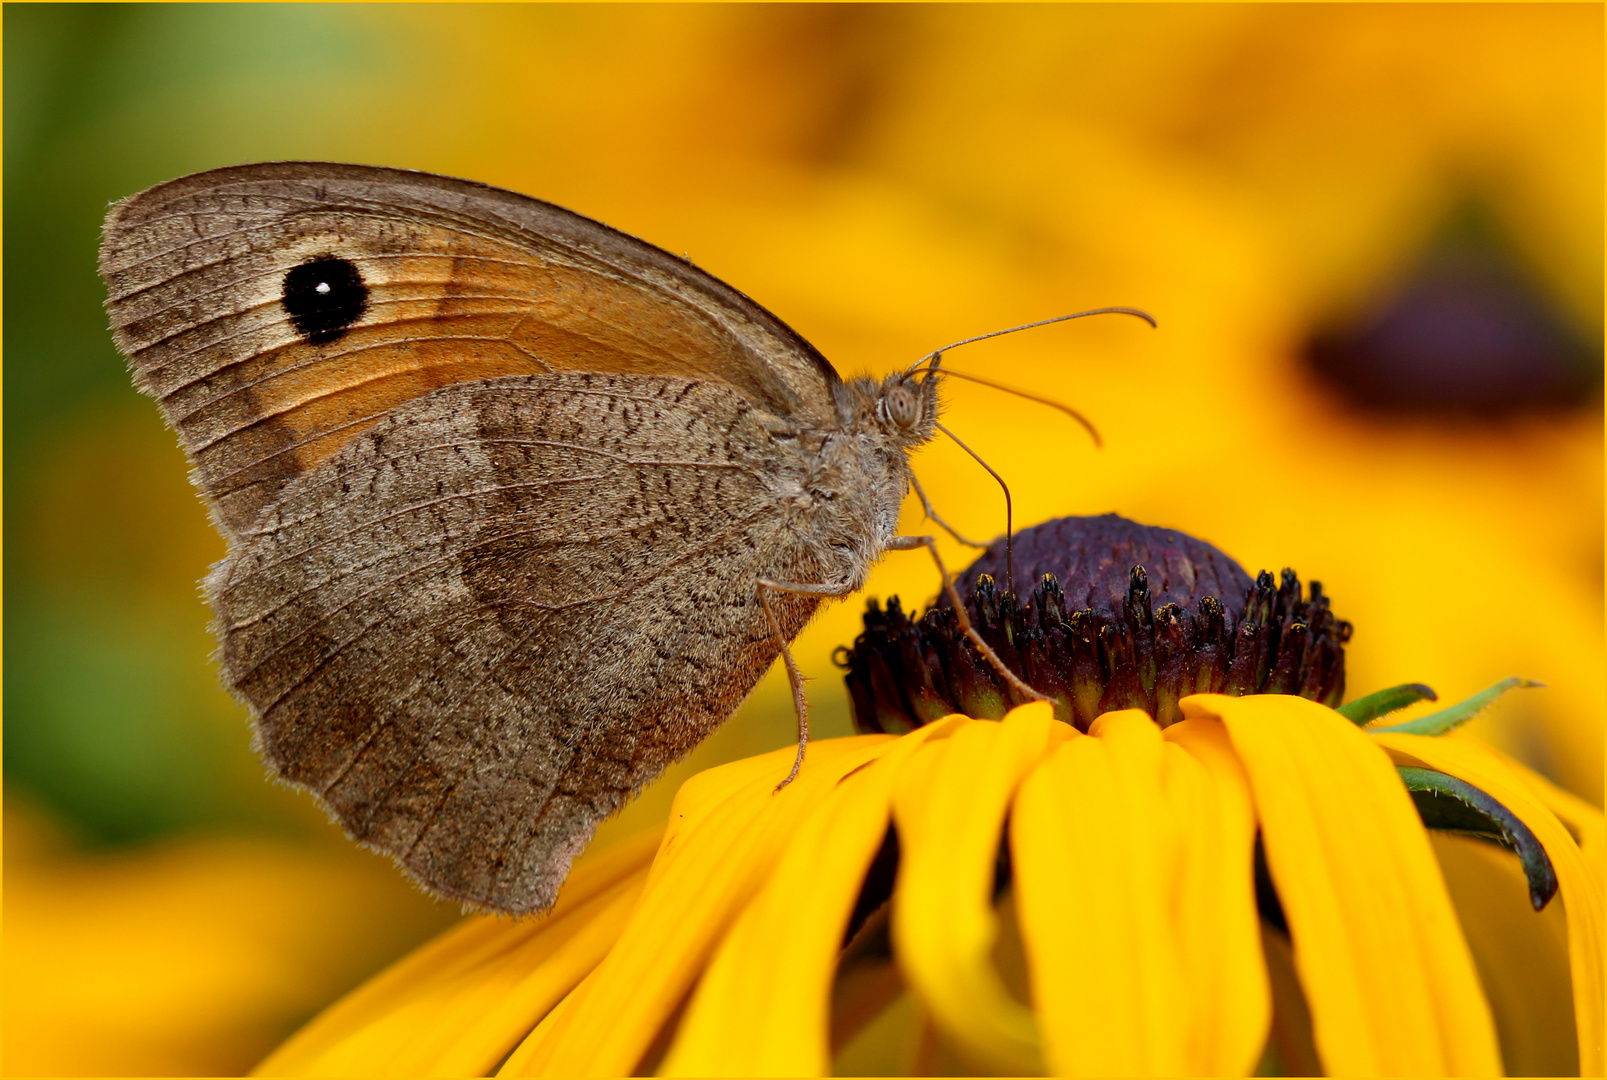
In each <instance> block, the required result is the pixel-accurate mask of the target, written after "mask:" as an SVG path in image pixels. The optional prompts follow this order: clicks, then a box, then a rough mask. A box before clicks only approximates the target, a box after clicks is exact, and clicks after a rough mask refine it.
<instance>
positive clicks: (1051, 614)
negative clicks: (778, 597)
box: [838, 514, 1351, 732]
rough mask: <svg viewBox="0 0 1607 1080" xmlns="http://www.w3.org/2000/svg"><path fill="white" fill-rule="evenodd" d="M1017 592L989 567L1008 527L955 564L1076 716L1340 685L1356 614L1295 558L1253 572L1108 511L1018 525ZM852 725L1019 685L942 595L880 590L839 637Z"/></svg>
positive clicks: (1031, 669)
mask: <svg viewBox="0 0 1607 1080" xmlns="http://www.w3.org/2000/svg"><path fill="white" fill-rule="evenodd" d="M1014 564H1015V568H1014V570H1015V580H1016V581H1017V582H1018V583H1020V587H1022V588H1028V587H1030V588H1031V590H1032V592H1031V596H1030V598H1029V599H1028V600H1027V602H1026V603H1024V604H1023V603H1021V602H1019V601H1018V600H1017V598H1016V596H1015V595H1014V594H1013V593H1011V592H1010V591H1008V590H1007V589H1004V588H1001V586H1000V584H999V582H1000V580H1001V579H1003V578H1004V577H1005V574H1006V567H1005V552H1004V544H1003V542H1002V541H1001V542H999V543H996V544H994V545H993V547H991V548H989V549H988V551H987V553H986V554H984V555H983V556H982V557H981V558H980V559H978V560H977V561H976V562H975V563H974V564H973V565H972V566H971V567H970V568H968V569H967V570H966V571H965V572H964V573H963V574H961V575H960V578H959V580H958V581H957V582H956V587H957V589H958V590H959V592H960V595H961V596H962V597H963V598H964V599H965V602H966V610H967V612H968V614H969V616H970V619H971V622H972V625H973V626H974V627H975V628H976V630H977V632H978V633H979V634H980V635H981V636H982V638H983V640H985V641H986V642H987V643H988V645H989V646H990V647H991V648H992V649H993V651H994V652H995V653H997V654H998V656H999V657H1000V659H1001V660H1003V662H1004V663H1005V664H1006V665H1007V666H1008V667H1009V668H1010V670H1011V671H1013V672H1014V673H1015V674H1016V675H1018V676H1020V677H1021V678H1022V679H1023V680H1024V681H1025V682H1026V683H1027V684H1028V685H1030V686H1031V687H1032V688H1033V689H1034V690H1036V691H1038V692H1039V693H1041V694H1044V695H1045V696H1047V697H1048V698H1049V699H1050V700H1051V701H1053V702H1054V705H1055V713H1056V715H1057V716H1058V717H1059V718H1060V719H1062V720H1064V721H1066V722H1067V723H1071V724H1075V725H1076V726H1077V727H1078V728H1080V729H1082V730H1084V731H1086V730H1087V729H1088V725H1089V724H1091V723H1092V722H1093V719H1094V717H1096V716H1098V715H1099V714H1100V713H1103V712H1109V711H1111V710H1113V709H1126V708H1137V709H1144V710H1146V711H1147V712H1149V714H1150V715H1151V716H1153V717H1155V719H1156V720H1157V721H1158V722H1159V723H1160V724H1161V725H1162V726H1165V725H1168V724H1173V723H1176V722H1177V721H1178V720H1181V719H1182V718H1183V717H1182V712H1181V711H1180V709H1179V708H1178V701H1179V700H1180V699H1181V698H1184V697H1187V696H1188V695H1189V694H1197V693H1226V694H1235V695H1238V694H1256V693H1261V694H1272V693H1276V694H1299V695H1300V696H1302V697H1308V698H1311V699H1313V700H1315V701H1321V702H1323V703H1324V704H1328V705H1337V704H1339V702H1340V701H1341V700H1342V698H1343V696H1344V689H1345V653H1344V644H1345V642H1346V641H1348V640H1349V638H1350V633H1351V627H1350V624H1349V623H1347V622H1343V621H1341V620H1339V619H1336V618H1335V617H1334V615H1333V613H1332V612H1331V611H1330V610H1329V608H1328V599H1327V597H1325V596H1324V595H1323V593H1322V586H1321V585H1320V584H1319V583H1317V582H1315V581H1314V582H1312V583H1311V588H1310V592H1309V595H1305V594H1303V593H1302V589H1301V586H1300V579H1299V578H1298V577H1297V576H1296V575H1295V572H1294V571H1293V570H1288V569H1286V570H1284V571H1283V574H1282V578H1281V581H1274V579H1273V577H1272V575H1271V574H1270V573H1268V572H1267V571H1262V572H1261V574H1260V575H1258V576H1257V577H1256V579H1254V580H1251V578H1250V576H1249V575H1248V574H1246V573H1245V572H1244V571H1243V570H1242V569H1241V568H1240V567H1239V565H1238V564H1237V563H1235V562H1234V561H1233V560H1232V559H1230V558H1228V557H1227V556H1226V555H1224V554H1223V553H1222V552H1220V551H1218V550H1217V549H1216V548H1214V547H1212V546H1211V545H1209V544H1206V543H1204V542H1203V541H1200V540H1196V539H1194V538H1193V537H1191V536H1188V535H1186V534H1184V533H1180V532H1177V531H1176V530H1173V529H1160V528H1155V527H1152V526H1148V525H1139V524H1137V523H1136V522H1132V521H1128V520H1126V519H1125V518H1122V517H1118V516H1117V515H1115V514H1105V515H1102V516H1100V517H1088V518H1060V519H1058V520H1056V521H1051V522H1048V523H1046V524H1043V525H1039V526H1037V527H1036V528H1032V529H1028V530H1026V531H1024V532H1022V533H1021V534H1020V535H1019V536H1017V537H1016V538H1015V543H1014ZM838 663H839V664H840V665H841V666H842V667H844V668H845V669H847V676H846V682H847V684H848V690H849V694H850V697H851V698H852V700H853V705H854V720H855V723H856V725H857V726H858V727H859V729H860V730H862V731H893V732H896V731H905V730H909V729H911V728H914V727H919V726H920V725H921V724H925V723H929V722H931V721H932V720H935V719H938V718H939V717H942V716H946V715H948V714H950V713H955V712H961V713H965V714H967V715H969V716H975V717H984V718H998V717H1002V716H1003V715H1004V714H1005V712H1006V711H1008V710H1009V709H1010V708H1011V707H1012V706H1013V705H1018V704H1021V703H1022V702H1023V701H1024V700H1025V698H1024V697H1023V696H1022V695H1020V694H1019V693H1017V692H1015V691H1013V690H1012V689H1011V688H1010V687H1009V686H1008V684H1007V683H1006V681H1005V680H1004V679H1003V678H1002V677H1001V676H1000V675H999V673H998V672H997V671H995V670H994V669H993V667H992V666H991V665H990V664H989V663H988V662H987V660H986V659H985V658H984V657H983V656H982V654H981V652H980V650H978V649H977V648H976V647H975V645H974V643H973V642H972V641H971V640H970V639H969V638H968V637H967V636H966V635H965V633H964V631H963V629H962V628H961V627H960V624H959V620H958V619H957V618H956V616H955V613H954V611H953V610H952V608H951V607H950V606H949V604H948V601H947V599H946V597H945V598H943V599H941V600H940V602H939V603H938V604H937V605H936V606H934V607H933V608H931V609H930V610H928V611H927V612H926V614H925V615H923V616H921V618H920V619H919V620H912V619H910V618H909V617H908V616H907V615H906V614H905V613H904V610H903V607H902V605H901V604H900V603H899V600H898V598H897V597H890V598H889V599H888V602H887V607H886V609H885V610H884V609H883V608H882V607H881V606H880V605H879V604H878V603H877V602H876V601H875V600H872V601H870V604H869V606H868V609H867V610H866V613H865V632H864V633H863V634H861V635H860V636H859V637H858V638H857V639H856V640H855V642H854V647H853V648H852V649H843V650H839V656H838Z"/></svg>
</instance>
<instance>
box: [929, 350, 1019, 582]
mask: <svg viewBox="0 0 1607 1080" xmlns="http://www.w3.org/2000/svg"><path fill="white" fill-rule="evenodd" d="M949 374H951V375H952V374H953V372H950V373H949ZM937 429H938V430H939V431H941V432H942V433H943V434H945V435H947V436H948V437H949V438H951V439H953V440H954V444H955V445H956V446H958V447H959V448H960V449H961V450H964V451H965V452H966V453H967V454H970V455H971V457H972V458H973V459H975V461H976V463H977V464H978V465H980V466H982V467H983V468H984V469H986V470H988V475H989V476H991V477H993V478H994V479H995V480H997V481H998V482H999V487H1001V488H1003V489H1004V587H1005V588H1006V589H1008V590H1009V591H1010V593H1011V594H1012V595H1014V593H1015V591H1016V568H1015V543H1014V539H1013V537H1014V535H1015V529H1014V528H1013V524H1014V521H1013V516H1012V514H1013V511H1012V508H1011V504H1010V485H1009V484H1007V483H1005V482H1004V477H1002V476H1000V475H999V474H998V473H996V472H994V471H993V466H992V465H989V464H988V463H987V462H986V461H983V460H982V458H981V456H980V455H978V454H977V452H976V451H975V450H973V449H971V448H970V447H969V446H967V445H965V443H963V442H961V441H960V437H959V436H958V435H956V434H954V432H952V431H950V430H949V429H948V428H946V427H944V426H943V425H942V424H938V425H937Z"/></svg>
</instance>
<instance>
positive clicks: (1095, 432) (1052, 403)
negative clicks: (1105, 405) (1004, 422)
mask: <svg viewBox="0 0 1607 1080" xmlns="http://www.w3.org/2000/svg"><path fill="white" fill-rule="evenodd" d="M943 377H944V378H946V379H964V380H965V381H966V382H974V383H981V384H982V385H983V386H991V387H993V389H995V390H1003V391H1004V392H1005V393H1007V394H1014V395H1016V396H1017V397H1024V398H1026V399H1027V400H1028V401H1036V402H1037V403H1038V404H1040V405H1047V406H1049V407H1050V408H1051V409H1059V410H1060V411H1061V412H1063V413H1065V414H1066V415H1067V416H1069V417H1071V418H1072V419H1073V420H1075V421H1077V423H1079V424H1081V425H1082V426H1083V430H1084V431H1086V432H1088V434H1089V436H1090V437H1091V438H1092V439H1093V440H1094V445H1095V446H1096V447H1099V448H1100V449H1101V450H1102V449H1104V447H1105V440H1104V439H1102V438H1100V437H1099V429H1098V428H1096V427H1094V423H1093V421H1092V420H1089V419H1088V417H1086V416H1084V415H1083V414H1082V413H1080V412H1078V411H1077V410H1076V409H1073V408H1072V407H1071V406H1070V405H1067V404H1065V403H1064V402H1060V401H1056V400H1055V399H1054V398H1046V397H1039V396H1038V395H1037V394H1029V393H1027V392H1026V391H1025V390H1017V389H1016V388H1015V387H1013V386H1006V385H1005V384H1004V383H997V382H994V381H993V380H992V379H984V378H982V377H981V376H980V375H968V374H966V373H965V372H963V371H955V370H954V369H953V368H944V369H943Z"/></svg>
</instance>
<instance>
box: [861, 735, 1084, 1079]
mask: <svg viewBox="0 0 1607 1080" xmlns="http://www.w3.org/2000/svg"><path fill="white" fill-rule="evenodd" d="M1055 724H1056V721H1055V719H1054V710H1053V709H1052V708H1051V707H1050V706H1049V705H1047V704H1044V703H1033V704H1031V705H1023V706H1021V707H1020V708H1017V709H1013V710H1011V712H1010V713H1009V714H1008V715H1007V716H1006V717H1005V718H1004V720H1003V721H1002V722H1000V723H974V724H967V725H965V726H964V727H962V728H960V729H959V730H958V731H956V732H955V733H954V734H953V735H952V736H951V737H950V738H947V739H943V740H941V741H938V742H928V743H926V744H925V745H924V746H921V747H919V748H918V749H917V750H916V751H915V753H914V754H913V755H912V756H911V757H910V759H909V760H908V762H907V763H906V764H905V765H904V767H903V769H902V770H900V775H899V778H898V782H897V785H896V787H895V790H894V794H893V817H894V820H895V821H896V822H897V824H898V838H899V868H898V882H897V885H896V887H895V890H894V893H893V921H892V933H893V944H894V948H895V949H896V951H897V953H898V957H899V963H900V965H901V966H902V967H903V969H904V974H905V976H906V977H907V978H908V979H909V982H910V984H911V986H912V988H913V989H914V990H915V991H916V993H918V994H919V995H920V997H921V999H922V1001H923V1002H924V1003H925V1005H926V1007H927V1008H928V1009H930V1010H931V1013H932V1017H933V1019H934V1021H935V1022H936V1023H937V1025H938V1026H939V1027H940V1028H941V1029H942V1030H943V1032H944V1033H945V1034H946V1035H947V1036H948V1037H949V1038H950V1039H952V1040H953V1041H954V1043H955V1045H956V1046H957V1047H958V1048H959V1049H960V1050H961V1051H962V1052H963V1053H965V1054H966V1055H967V1056H968V1057H970V1058H973V1059H974V1060H975V1062H976V1064H979V1065H984V1066H987V1067H988V1068H990V1069H994V1070H996V1071H999V1072H1003V1073H1016V1074H1022V1073H1033V1072H1039V1071H1041V1070H1042V1065H1041V1062H1040V1059H1039V1054H1038V1035H1037V1031H1036V1028H1035V1025H1034V1023H1033V1018H1032V1013H1031V1011H1030V1010H1029V1009H1028V1008H1027V1007H1026V1006H1025V1005H1023V1004H1021V1003H1020V1002H1018V1001H1016V1000H1015V999H1013V998H1012V997H1011V996H1010V994H1009V991H1008V990H1007V989H1006V988H1005V986H1004V982H1003V980H1002V979H1001V978H1000V977H999V973H998V972H997V971H996V970H995V969H994V967H993V963H992V960H991V951H992V949H993V945H994V942H995V940H996V939H997V937H998V920H997V918H996V917H995V915H994V913H993V868H994V865H995V861H996V859H997V856H998V851H999V841H1000V838H1001V834H1002V832H1003V829H1004V819H1005V813H1006V811H1007V809H1008V808H1009V805H1010V797H1011V795H1012V794H1014V793H1015V790H1016V786H1017V785H1018V784H1019V783H1020V781H1021V778H1022V776H1024V775H1025V774H1026V773H1027V772H1028V771H1029V770H1030V769H1031V768H1032V767H1033V766H1034V765H1035V764H1037V762H1038V761H1039V760H1040V759H1042V757H1043V755H1044V751H1045V749H1046V748H1047V747H1048V746H1049V742H1050V731H1051V729H1052V728H1053V727H1054V725H1055ZM1061 726H1062V727H1064V726H1065V725H1061ZM1077 741H1080V740H1073V742H1077Z"/></svg>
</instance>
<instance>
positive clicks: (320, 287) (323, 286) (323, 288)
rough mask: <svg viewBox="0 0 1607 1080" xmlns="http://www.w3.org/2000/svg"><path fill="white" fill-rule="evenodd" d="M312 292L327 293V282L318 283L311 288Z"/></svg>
mask: <svg viewBox="0 0 1607 1080" xmlns="http://www.w3.org/2000/svg"><path fill="white" fill-rule="evenodd" d="M312 291H313V292H315V293H327V292H328V291H329V282H327V281H320V282H319V283H318V284H316V285H314V286H313V287H312Z"/></svg>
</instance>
